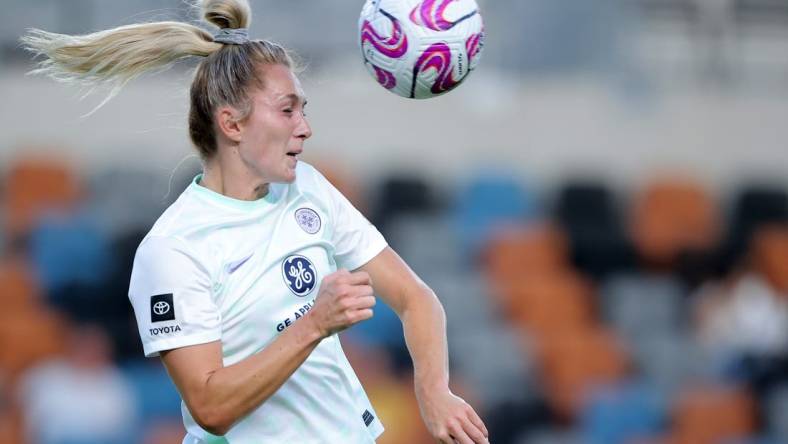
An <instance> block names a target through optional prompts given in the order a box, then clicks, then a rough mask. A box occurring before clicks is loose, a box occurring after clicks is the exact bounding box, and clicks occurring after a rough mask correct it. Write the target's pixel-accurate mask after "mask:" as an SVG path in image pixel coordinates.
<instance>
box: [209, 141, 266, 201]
mask: <svg viewBox="0 0 788 444" xmlns="http://www.w3.org/2000/svg"><path fill="white" fill-rule="evenodd" d="M228 152H230V154H229V156H230V157H232V159H228V158H227V157H228V155H226V154H224V153H228ZM220 153H222V154H220ZM223 154H224V155H223ZM200 185H202V186H204V187H205V188H208V189H209V190H211V191H214V192H217V193H219V194H222V195H225V196H227V197H230V198H233V199H238V200H257V199H260V198H263V197H265V196H266V195H267V194H268V185H269V184H268V183H266V182H264V181H263V180H262V179H260V178H259V177H257V176H256V175H254V174H252V171H251V170H250V169H249V168H248V167H247V166H246V165H245V164H244V163H243V161H242V160H241V159H240V157H239V156H238V154H237V153H235V152H234V151H233V150H219V153H217V154H216V156H214V158H212V159H210V160H208V161H206V162H205V165H204V167H203V175H202V181H201V182H200Z"/></svg>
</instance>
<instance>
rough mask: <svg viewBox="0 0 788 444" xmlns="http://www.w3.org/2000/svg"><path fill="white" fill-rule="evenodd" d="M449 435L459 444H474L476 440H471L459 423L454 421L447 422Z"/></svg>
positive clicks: (481, 442) (481, 443)
mask: <svg viewBox="0 0 788 444" xmlns="http://www.w3.org/2000/svg"><path fill="white" fill-rule="evenodd" d="M449 435H451V437H452V438H454V441H455V442H457V443H459V444H474V443H476V442H477V441H474V440H472V439H471V438H470V437H469V436H468V434H467V433H465V430H464V429H463V426H462V425H461V424H457V423H454V422H453V423H450V424H449ZM482 439H484V438H482ZM478 443H479V444H483V443H484V441H478Z"/></svg>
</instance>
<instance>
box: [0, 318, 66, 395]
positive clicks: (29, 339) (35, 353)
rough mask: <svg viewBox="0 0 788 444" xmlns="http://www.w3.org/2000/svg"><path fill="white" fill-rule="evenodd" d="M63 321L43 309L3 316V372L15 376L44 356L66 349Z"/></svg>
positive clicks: (0, 365)
mask: <svg viewBox="0 0 788 444" xmlns="http://www.w3.org/2000/svg"><path fill="white" fill-rule="evenodd" d="M64 332H65V327H64V322H63V319H62V318H61V317H60V316H59V315H58V314H56V313H54V312H51V311H47V310H45V309H41V310H38V311H26V312H22V313H18V314H8V313H5V312H4V313H3V314H2V316H0V372H2V373H4V374H5V375H6V376H8V377H9V378H10V379H11V380H14V379H15V378H16V377H18V376H19V375H20V373H21V372H23V371H24V370H26V369H27V368H29V367H31V366H32V365H34V364H36V363H37V362H39V361H40V360H42V359H46V358H50V357H52V356H55V355H57V354H60V353H61V352H62V351H63V349H64V348H63V347H64Z"/></svg>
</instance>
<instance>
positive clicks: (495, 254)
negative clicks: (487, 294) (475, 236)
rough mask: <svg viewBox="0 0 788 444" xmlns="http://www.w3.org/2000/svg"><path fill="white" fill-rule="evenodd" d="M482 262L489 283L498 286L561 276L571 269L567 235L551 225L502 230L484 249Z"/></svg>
mask: <svg viewBox="0 0 788 444" xmlns="http://www.w3.org/2000/svg"><path fill="white" fill-rule="evenodd" d="M481 258H482V266H483V268H484V270H485V271H486V273H487V275H488V277H489V279H491V280H492V281H493V282H494V283H497V284H506V283H507V282H512V281H516V280H519V279H521V278H523V277H527V276H533V275H540V274H555V273H560V272H562V271H564V270H566V269H568V268H569V267H570V263H569V251H568V244H567V240H566V237H565V236H564V233H563V231H561V230H560V229H559V228H558V227H555V226H552V225H548V224H531V225H516V226H514V225H513V226H508V227H505V228H500V229H498V230H497V231H496V232H494V233H491V234H490V236H489V240H488V241H487V242H486V243H485V244H484V245H483V247H482V255H481Z"/></svg>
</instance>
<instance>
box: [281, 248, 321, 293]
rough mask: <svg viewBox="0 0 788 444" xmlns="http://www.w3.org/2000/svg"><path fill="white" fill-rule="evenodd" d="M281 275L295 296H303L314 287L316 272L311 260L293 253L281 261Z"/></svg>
mask: <svg viewBox="0 0 788 444" xmlns="http://www.w3.org/2000/svg"><path fill="white" fill-rule="evenodd" d="M282 276H283V277H284V279H285V282H286V283H287V287H288V288H289V289H290V291H292V292H293V294H295V295H296V296H299V297H304V296H306V295H308V294H309V293H310V292H311V291H312V290H313V289H314V288H315V282H316V281H317V273H316V272H315V266H314V265H312V262H310V261H309V259H307V258H305V257H304V256H300V255H297V254H294V255H292V256H289V257H288V258H287V259H285V260H284V262H282Z"/></svg>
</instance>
